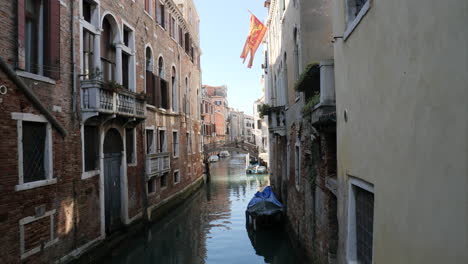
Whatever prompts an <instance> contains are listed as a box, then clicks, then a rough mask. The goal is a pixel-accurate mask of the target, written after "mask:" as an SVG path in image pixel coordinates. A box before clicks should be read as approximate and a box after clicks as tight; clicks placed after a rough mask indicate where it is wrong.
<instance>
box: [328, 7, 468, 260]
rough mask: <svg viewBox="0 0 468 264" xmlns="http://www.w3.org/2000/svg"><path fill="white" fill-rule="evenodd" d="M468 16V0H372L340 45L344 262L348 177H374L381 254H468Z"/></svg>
mask: <svg viewBox="0 0 468 264" xmlns="http://www.w3.org/2000/svg"><path fill="white" fill-rule="evenodd" d="M344 3H345V1H335V2H334V4H335V8H334V14H333V16H334V35H336V36H342V35H343V32H344V31H345V20H344V19H345V16H344V14H345V11H344V8H345V7H344ZM467 23H468V3H467V2H466V1H463V0H449V1H442V2H441V1H403V0H396V1H371V7H370V10H369V11H368V13H367V14H366V15H365V16H364V17H363V19H362V21H361V22H360V24H359V25H358V26H357V27H356V28H355V30H354V32H352V34H351V35H350V36H349V38H348V39H346V40H345V41H343V40H341V39H340V40H338V41H337V43H336V44H335V65H336V68H335V76H336V98H337V120H338V121H337V123H338V129H337V130H338V171H339V174H338V178H339V184H340V186H339V192H340V193H341V195H342V197H343V198H342V199H340V201H339V219H340V222H339V224H340V241H341V242H340V245H339V257H340V259H339V260H340V261H339V262H340V263H344V261H345V256H346V246H347V244H346V239H347V235H346V232H347V221H346V219H347V215H348V214H347V203H348V199H347V196H348V181H349V178H350V177H357V178H360V179H363V180H364V181H367V182H369V183H371V184H373V185H374V192H375V193H374V195H375V196H374V197H375V203H374V243H373V245H374V249H373V252H374V262H375V263H462V262H468V253H467V251H466V249H467V248H468V226H467V225H466V223H467V221H468V207H467V204H468V197H467V191H466V190H467V188H468V177H467V175H468V162H467V161H468V151H467V150H468V138H467V135H468V122H467V121H468V120H467V112H468V105H467V104H466V100H467V98H468V90H467V89H466V87H467V83H468V75H467V72H468V49H467V43H468V31H467V30H466V25H467ZM345 110H347V112H348V117H349V119H348V122H345V121H344V118H343V113H344V111H345Z"/></svg>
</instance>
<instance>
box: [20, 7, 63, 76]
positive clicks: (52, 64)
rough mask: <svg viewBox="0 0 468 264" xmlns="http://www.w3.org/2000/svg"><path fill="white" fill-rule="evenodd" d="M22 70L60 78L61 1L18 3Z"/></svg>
mask: <svg viewBox="0 0 468 264" xmlns="http://www.w3.org/2000/svg"><path fill="white" fill-rule="evenodd" d="M17 12H18V16H17V17H18V24H17V25H18V28H17V29H18V65H17V66H18V68H20V69H22V70H25V71H28V72H31V73H34V74H39V75H44V76H47V77H50V78H53V79H59V78H60V2H59V0H18V9H17Z"/></svg>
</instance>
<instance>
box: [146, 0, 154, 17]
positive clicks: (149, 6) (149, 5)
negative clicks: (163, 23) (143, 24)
mask: <svg viewBox="0 0 468 264" xmlns="http://www.w3.org/2000/svg"><path fill="white" fill-rule="evenodd" d="M151 4H152V1H151V0H145V11H146V13H148V14H149V15H151Z"/></svg>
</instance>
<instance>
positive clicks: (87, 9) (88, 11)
mask: <svg viewBox="0 0 468 264" xmlns="http://www.w3.org/2000/svg"><path fill="white" fill-rule="evenodd" d="M82 8H83V19H84V20H85V21H87V22H89V23H91V17H92V9H93V8H94V7H93V6H92V4H91V3H90V2H89V1H88V0H83V7H82Z"/></svg>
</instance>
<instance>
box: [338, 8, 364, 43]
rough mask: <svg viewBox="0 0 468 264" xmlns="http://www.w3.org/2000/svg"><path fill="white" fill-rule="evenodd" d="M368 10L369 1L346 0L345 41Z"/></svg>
mask: <svg viewBox="0 0 468 264" xmlns="http://www.w3.org/2000/svg"><path fill="white" fill-rule="evenodd" d="M369 8H370V0H346V31H345V33H344V35H343V39H344V40H346V39H347V38H348V36H349V35H350V34H351V32H352V31H353V30H354V28H355V27H356V26H357V25H358V24H359V22H360V21H361V19H362V18H363V17H364V15H365V14H366V13H367V11H368V10H369Z"/></svg>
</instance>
